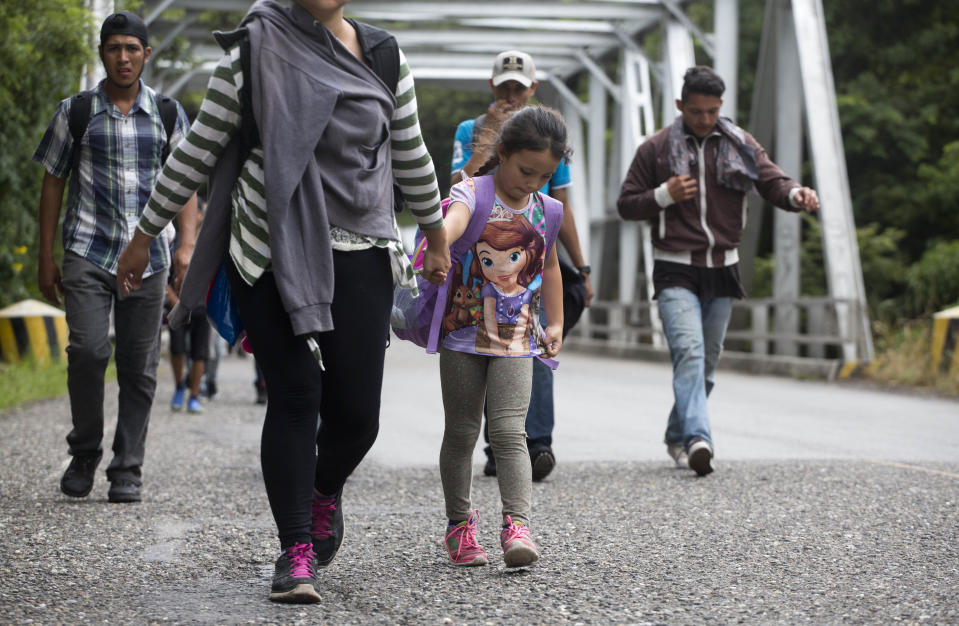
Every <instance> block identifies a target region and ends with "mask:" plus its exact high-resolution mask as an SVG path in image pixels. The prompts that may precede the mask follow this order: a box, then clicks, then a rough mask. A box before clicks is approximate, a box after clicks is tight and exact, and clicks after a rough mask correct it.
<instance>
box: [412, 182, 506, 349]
mask: <svg viewBox="0 0 959 626" xmlns="http://www.w3.org/2000/svg"><path fill="white" fill-rule="evenodd" d="M467 180H468V181H470V184H471V185H472V186H473V191H474V192H475V193H476V206H475V207H474V208H473V214H472V215H471V216H470V221H469V223H468V224H467V225H466V230H465V231H464V232H463V234H462V235H461V236H460V238H459V239H457V240H456V241H455V242H453V245H452V246H450V258H451V259H453V262H454V263H458V262H459V259H460V258H461V257H462V256H463V254H464V253H465V252H466V251H467V250H468V249H470V248H471V247H472V246H473V244H474V243H476V241H477V240H478V239H479V238H480V235H482V234H483V229H484V228H486V223H487V222H488V221H489V216H490V213H492V212H493V201H494V200H495V188H494V187H493V177H492V176H480V177H478V178H468V179H467ZM452 278H453V272H452V270H451V271H449V272H447V274H446V282H444V283H443V286H442V287H440V288H439V291H438V293H437V298H436V304H435V305H434V306H433V318H432V320H431V321H430V334H429V338H428V339H427V341H426V352H427V353H429V354H435V353H436V351H437V350H438V349H439V339H440V328H441V327H442V326H443V315H445V313H446V294H448V293H449V287H450V280H452Z"/></svg>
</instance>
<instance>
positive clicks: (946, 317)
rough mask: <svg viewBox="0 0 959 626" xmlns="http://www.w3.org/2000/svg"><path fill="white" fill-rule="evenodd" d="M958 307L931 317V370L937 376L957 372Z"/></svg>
mask: <svg viewBox="0 0 959 626" xmlns="http://www.w3.org/2000/svg"><path fill="white" fill-rule="evenodd" d="M957 341H959V306H954V307H952V308H951V309H946V310H945V311H939V312H938V313H936V314H935V315H933V316H932V370H933V371H934V372H936V373H937V374H943V375H945V374H948V373H949V371H950V370H952V371H959V350H957V349H956V343H957Z"/></svg>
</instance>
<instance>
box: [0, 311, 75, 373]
mask: <svg viewBox="0 0 959 626" xmlns="http://www.w3.org/2000/svg"><path fill="white" fill-rule="evenodd" d="M66 348H67V318H66V314H64V312H63V311H61V310H60V309H58V308H56V307H52V306H50V305H49V304H44V303H43V302H40V301H38V300H23V301H21V302H18V303H16V304H11V305H10V306H8V307H7V308H5V309H0V358H2V359H3V360H5V361H8V362H10V363H17V362H19V361H20V360H22V359H24V358H27V357H28V356H32V357H33V358H34V360H35V361H36V362H37V363H38V364H40V365H48V364H49V363H50V359H51V357H52V358H54V359H59V358H61V357H62V356H63V355H65V354H66Z"/></svg>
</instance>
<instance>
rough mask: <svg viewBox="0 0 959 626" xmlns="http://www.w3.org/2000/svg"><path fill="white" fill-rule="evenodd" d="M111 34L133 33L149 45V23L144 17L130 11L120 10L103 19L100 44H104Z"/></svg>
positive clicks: (144, 44) (145, 44)
mask: <svg viewBox="0 0 959 626" xmlns="http://www.w3.org/2000/svg"><path fill="white" fill-rule="evenodd" d="M110 35H133V36H134V37H136V38H138V39H139V40H140V41H142V42H143V47H144V48H146V47H147V25H146V22H144V21H143V18H142V17H140V16H139V15H137V14H136V13H130V12H129V11H118V12H117V13H113V14H112V15H110V16H108V17H107V19H105V20H103V26H101V27H100V45H101V46H102V45H103V44H104V43H105V42H106V40H107V39H109V38H110Z"/></svg>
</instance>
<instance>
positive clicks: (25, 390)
mask: <svg viewBox="0 0 959 626" xmlns="http://www.w3.org/2000/svg"><path fill="white" fill-rule="evenodd" d="M116 377H117V369H116V365H115V364H114V363H113V360H112V359H111V360H110V363H109V365H107V372H106V380H107V381H108V382H109V381H113V380H116ZM65 393H67V360H66V359H65V358H62V359H59V360H55V361H53V362H52V363H51V364H50V365H47V366H40V365H37V363H36V362H35V361H33V360H32V359H28V360H24V361H21V362H19V363H3V362H0V410H3V409H9V408H10V407H14V406H17V405H18V404H23V403H24V402H33V401H36V400H46V399H47V398H56V397H57V396H62V395H64V394H65Z"/></svg>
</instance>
